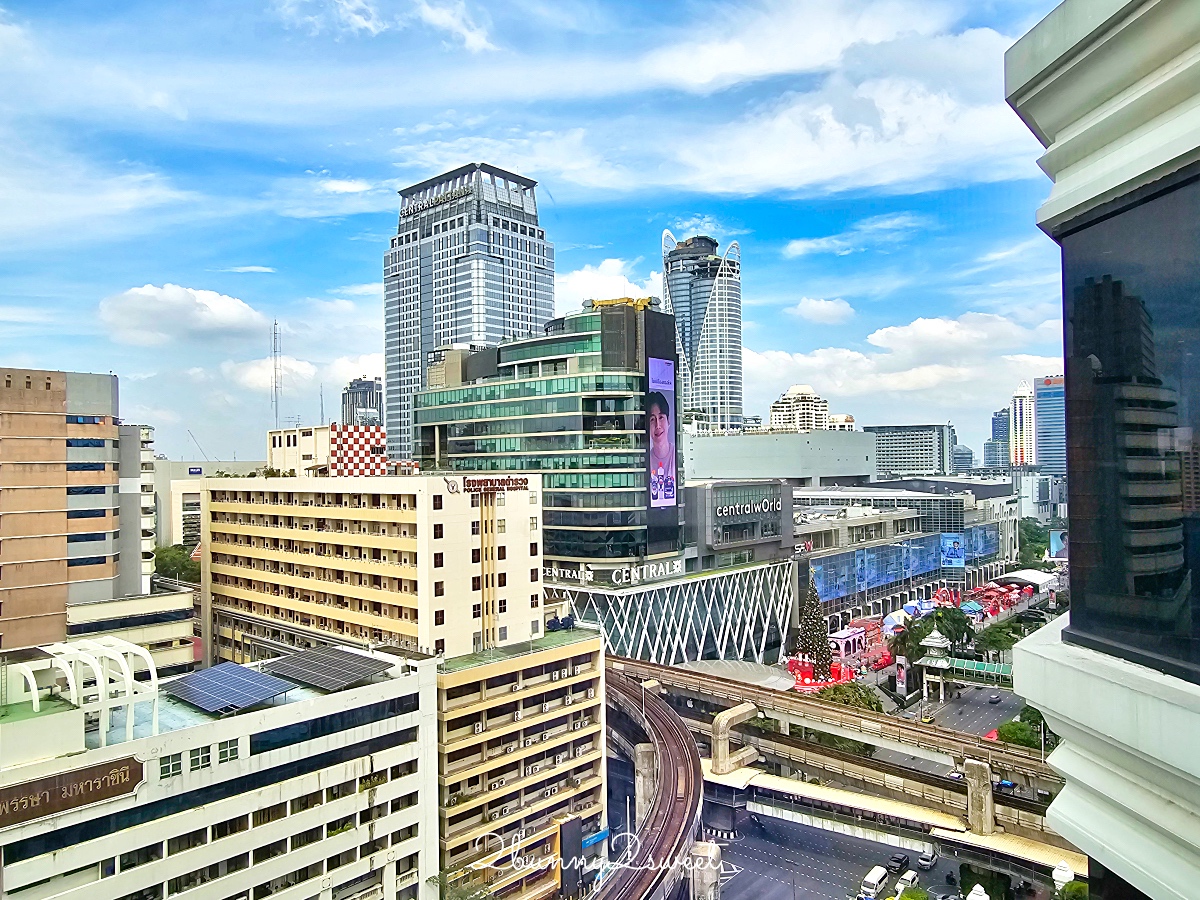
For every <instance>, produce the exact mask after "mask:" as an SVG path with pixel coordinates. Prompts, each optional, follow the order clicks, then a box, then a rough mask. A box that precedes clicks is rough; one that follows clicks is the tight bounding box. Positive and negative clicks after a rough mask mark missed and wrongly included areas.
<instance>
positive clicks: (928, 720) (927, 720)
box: [921, 713, 933, 725]
mask: <svg viewBox="0 0 1200 900" xmlns="http://www.w3.org/2000/svg"><path fill="white" fill-rule="evenodd" d="M921 724H922V725H932V724H933V716H931V715H929V713H925V715H923V716H921Z"/></svg>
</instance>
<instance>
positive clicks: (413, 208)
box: [403, 187, 471, 216]
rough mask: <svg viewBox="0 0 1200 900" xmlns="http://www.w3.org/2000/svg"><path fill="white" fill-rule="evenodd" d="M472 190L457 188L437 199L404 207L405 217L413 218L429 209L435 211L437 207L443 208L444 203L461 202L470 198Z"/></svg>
mask: <svg viewBox="0 0 1200 900" xmlns="http://www.w3.org/2000/svg"><path fill="white" fill-rule="evenodd" d="M470 196H471V189H470V188H469V187H460V188H455V189H454V190H452V191H447V192H446V193H444V194H439V195H438V196H436V197H430V198H429V199H427V200H418V201H417V202H416V203H413V204H410V205H409V206H406V207H404V210H403V212H404V215H406V216H411V215H415V214H416V213H422V212H425V210H427V209H433V208H434V207H435V206H441V205H442V204H443V203H450V202H452V201H454V200H461V199H462V198H463V197H470Z"/></svg>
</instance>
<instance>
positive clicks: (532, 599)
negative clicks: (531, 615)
mask: <svg viewBox="0 0 1200 900" xmlns="http://www.w3.org/2000/svg"><path fill="white" fill-rule="evenodd" d="M540 603H541V600H539V599H538V595H537V594H530V595H529V608H530V609H537V608H538V604H540Z"/></svg>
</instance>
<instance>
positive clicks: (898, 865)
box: [887, 853, 908, 875]
mask: <svg viewBox="0 0 1200 900" xmlns="http://www.w3.org/2000/svg"><path fill="white" fill-rule="evenodd" d="M907 868H908V854H907V853H893V854H892V855H891V857H890V858H889V859H888V861H887V870H888V871H889V872H891V873H892V874H893V875H899V874H900V873H901V872H903V871H904V870H905V869H907Z"/></svg>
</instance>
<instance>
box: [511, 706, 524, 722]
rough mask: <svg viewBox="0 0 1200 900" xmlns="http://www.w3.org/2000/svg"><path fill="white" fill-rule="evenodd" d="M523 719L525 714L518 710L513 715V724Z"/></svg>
mask: <svg viewBox="0 0 1200 900" xmlns="http://www.w3.org/2000/svg"><path fill="white" fill-rule="evenodd" d="M523 718H525V713H524V712H523V711H521V710H519V709H518V710H517V711H516V712H515V713H513V721H514V722H520V721H521V720H522V719H523Z"/></svg>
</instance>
